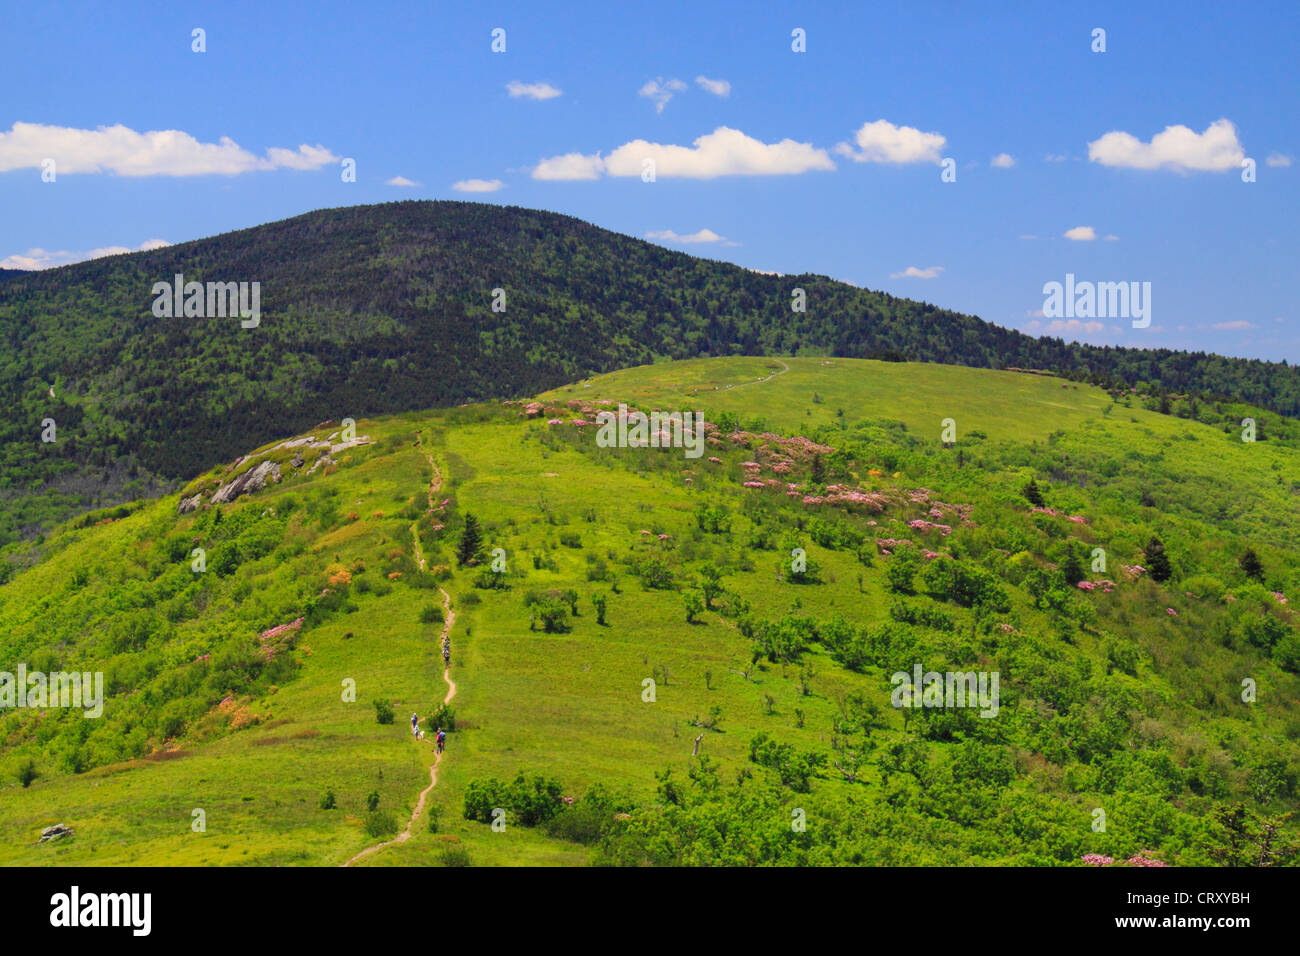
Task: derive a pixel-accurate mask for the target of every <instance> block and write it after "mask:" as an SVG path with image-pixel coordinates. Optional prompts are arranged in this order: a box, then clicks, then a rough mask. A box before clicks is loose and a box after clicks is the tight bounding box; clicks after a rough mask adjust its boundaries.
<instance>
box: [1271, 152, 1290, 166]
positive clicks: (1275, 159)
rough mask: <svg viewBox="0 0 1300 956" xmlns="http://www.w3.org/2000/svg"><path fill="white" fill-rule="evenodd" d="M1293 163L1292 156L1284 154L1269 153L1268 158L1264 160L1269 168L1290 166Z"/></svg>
mask: <svg viewBox="0 0 1300 956" xmlns="http://www.w3.org/2000/svg"><path fill="white" fill-rule="evenodd" d="M1293 161H1294V160H1292V158H1291V157H1290V156H1286V155H1284V154H1282V153H1269V154H1268V158H1267V159H1265V160H1264V162H1265V163H1267V164H1268V165H1269V166H1290V165H1291V163H1292V162H1293Z"/></svg>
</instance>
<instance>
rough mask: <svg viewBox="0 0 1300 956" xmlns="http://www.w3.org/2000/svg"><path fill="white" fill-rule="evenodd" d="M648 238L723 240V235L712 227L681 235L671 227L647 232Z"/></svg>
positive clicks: (683, 240) (698, 240)
mask: <svg viewBox="0 0 1300 956" xmlns="http://www.w3.org/2000/svg"><path fill="white" fill-rule="evenodd" d="M645 237H646V238H647V239H657V240H659V241H660V242H684V243H688V244H689V243H693V242H722V237H721V236H720V235H718V234H717V233H716V232H714V231H713V230H712V229H701V230H700V231H699V232H692V233H690V234H689V235H685V236H680V235H678V234H677V233H675V232H673V231H672V230H671V229H660V230H658V231H657V232H647V233H646V234H645Z"/></svg>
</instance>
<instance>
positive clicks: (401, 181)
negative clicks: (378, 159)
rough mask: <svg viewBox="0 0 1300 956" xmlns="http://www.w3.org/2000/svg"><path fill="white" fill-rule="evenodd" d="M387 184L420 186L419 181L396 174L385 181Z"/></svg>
mask: <svg viewBox="0 0 1300 956" xmlns="http://www.w3.org/2000/svg"><path fill="white" fill-rule="evenodd" d="M384 185H385V186H418V185H420V184H419V183H417V182H415V181H414V180H410V179H407V178H406V177H405V176H394V177H393V178H392V179H389V180H387V181H385V183H384Z"/></svg>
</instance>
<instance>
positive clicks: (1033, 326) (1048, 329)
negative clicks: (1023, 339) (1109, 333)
mask: <svg viewBox="0 0 1300 956" xmlns="http://www.w3.org/2000/svg"><path fill="white" fill-rule="evenodd" d="M1025 328H1026V329H1028V330H1029V331H1030V332H1037V331H1039V330H1042V331H1043V332H1044V333H1045V334H1047V335H1078V334H1080V333H1082V334H1083V335H1095V334H1096V333H1098V332H1101V331H1104V330H1105V328H1106V324H1105V323H1104V322H1080V321H1079V320H1078V319H1053V320H1052V321H1051V322H1049V323H1047V325H1043V323H1042V322H1039V321H1038V320H1037V319H1035V320H1034V321H1033V322H1026V323H1025Z"/></svg>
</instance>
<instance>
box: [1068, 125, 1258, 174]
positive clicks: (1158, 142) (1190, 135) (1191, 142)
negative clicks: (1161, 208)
mask: <svg viewBox="0 0 1300 956" xmlns="http://www.w3.org/2000/svg"><path fill="white" fill-rule="evenodd" d="M1245 158H1246V150H1245V149H1244V148H1243V147H1242V145H1241V142H1240V141H1239V140H1238V139H1237V128H1236V127H1235V126H1233V125H1232V123H1231V122H1230V121H1229V120H1226V119H1219V120H1215V121H1214V122H1213V123H1211V124H1210V125H1209V126H1207V127H1206V128H1205V132H1203V133H1196V132H1193V131H1192V130H1190V129H1188V128H1187V127H1186V126H1166V127H1165V128H1164V131H1163V132H1160V133H1157V134H1156V135H1155V136H1153V137H1151V142H1149V143H1144V142H1142V141H1141V140H1140V139H1138V138H1137V137H1136V136H1133V135H1132V134H1130V133H1125V132H1121V131H1118V130H1115V131H1112V132H1109V133H1107V134H1106V135H1104V136H1102V137H1101V138H1100V139H1097V140H1093V141H1092V142H1091V143H1089V144H1088V159H1090V160H1091V161H1092V162H1094V163H1100V164H1101V165H1103V166H1118V167H1123V168H1127V169H1168V170H1174V171H1176V172H1180V173H1186V172H1220V173H1221V172H1226V171H1227V170H1230V169H1240V168H1241V161H1242V160H1243V159H1245Z"/></svg>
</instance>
